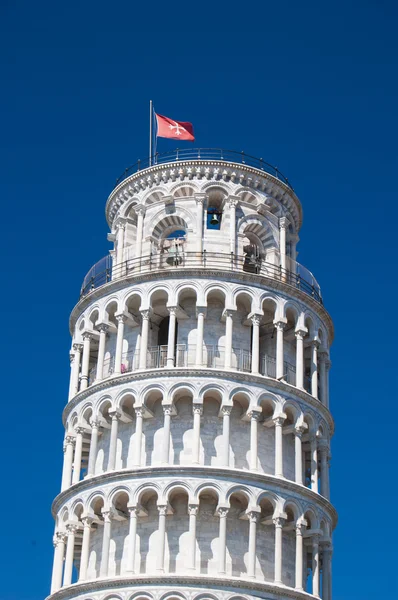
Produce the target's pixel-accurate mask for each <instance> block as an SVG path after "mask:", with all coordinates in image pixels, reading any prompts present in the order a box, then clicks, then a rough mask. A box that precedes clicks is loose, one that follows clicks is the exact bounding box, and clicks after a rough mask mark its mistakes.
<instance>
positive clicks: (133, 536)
mask: <svg viewBox="0 0 398 600" xmlns="http://www.w3.org/2000/svg"><path fill="white" fill-rule="evenodd" d="M128 511H129V514H130V526H129V539H128V547H127V568H126V570H127V573H135V549H136V543H137V520H138V513H139V508H138V507H137V506H129V507H128Z"/></svg>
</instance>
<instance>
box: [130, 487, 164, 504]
mask: <svg viewBox="0 0 398 600" xmlns="http://www.w3.org/2000/svg"><path fill="white" fill-rule="evenodd" d="M153 494H155V495H156V497H157V499H158V501H159V498H160V497H161V492H160V488H159V485H158V484H157V483H149V484H148V483H146V482H145V483H142V484H141V485H139V486H138V487H137V488H136V490H135V492H134V494H133V504H134V506H137V505H140V504H142V502H143V498H144V497H145V496H152V495H153Z"/></svg>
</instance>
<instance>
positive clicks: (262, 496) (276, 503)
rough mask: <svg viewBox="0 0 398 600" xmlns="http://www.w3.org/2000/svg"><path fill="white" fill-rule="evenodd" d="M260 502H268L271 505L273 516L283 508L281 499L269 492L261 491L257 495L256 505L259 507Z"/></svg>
mask: <svg viewBox="0 0 398 600" xmlns="http://www.w3.org/2000/svg"><path fill="white" fill-rule="evenodd" d="M262 500H268V501H269V502H270V503H271V504H272V506H273V509H274V515H275V514H276V513H277V512H278V509H279V510H280V509H281V508H282V506H283V501H282V502H281V498H280V497H279V496H278V495H277V494H275V493H274V492H271V491H269V490H263V491H261V492H260V493H259V494H258V495H257V498H256V504H257V505H258V506H260V503H261V501H262ZM281 512H282V511H281Z"/></svg>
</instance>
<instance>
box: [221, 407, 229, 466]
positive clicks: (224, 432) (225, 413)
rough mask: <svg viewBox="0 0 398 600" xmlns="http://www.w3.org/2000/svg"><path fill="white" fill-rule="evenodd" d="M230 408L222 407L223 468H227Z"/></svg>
mask: <svg viewBox="0 0 398 600" xmlns="http://www.w3.org/2000/svg"><path fill="white" fill-rule="evenodd" d="M231 411H232V406H222V407H221V414H222V416H223V420H222V460H221V465H222V466H223V467H229V433H230V417H231Z"/></svg>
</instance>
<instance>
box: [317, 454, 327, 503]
mask: <svg viewBox="0 0 398 600" xmlns="http://www.w3.org/2000/svg"><path fill="white" fill-rule="evenodd" d="M319 453H320V455H321V495H322V496H323V497H324V498H326V499H327V500H329V489H328V488H329V467H328V453H329V450H328V448H327V446H320V448H319Z"/></svg>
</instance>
